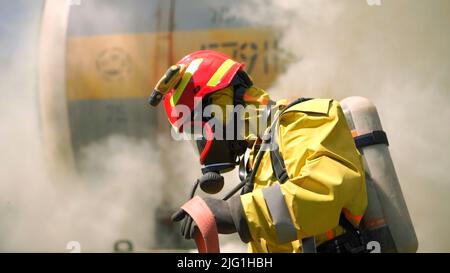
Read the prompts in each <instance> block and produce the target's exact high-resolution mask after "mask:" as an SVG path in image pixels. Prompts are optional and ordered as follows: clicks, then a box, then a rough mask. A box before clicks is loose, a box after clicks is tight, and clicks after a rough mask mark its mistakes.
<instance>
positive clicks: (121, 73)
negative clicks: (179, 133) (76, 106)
mask: <svg viewBox="0 0 450 273" xmlns="http://www.w3.org/2000/svg"><path fill="white" fill-rule="evenodd" d="M276 42H277V41H276V35H275V34H274V32H273V31H271V30H269V29H255V28H236V29H208V30H199V31H186V32H183V31H179V32H174V33H172V34H170V33H144V34H122V35H107V36H106V35H105V36H89V37H74V38H70V39H69V40H68V42H67V68H66V72H67V74H66V75H67V96H68V99H69V101H71V100H86V99H121V98H146V97H147V96H148V95H149V94H150V91H151V90H152V88H153V85H154V84H155V83H156V81H157V80H158V79H159V77H161V76H162V75H163V74H164V72H165V71H166V70H167V68H168V67H169V66H170V65H172V64H173V63H174V62H176V61H178V60H179V59H180V58H181V57H183V56H184V55H186V54H188V53H190V52H193V51H196V50H199V49H212V50H217V51H220V52H224V53H225V54H227V55H229V56H230V57H231V58H234V59H235V60H236V61H238V62H243V63H245V64H246V69H247V70H248V71H249V72H250V74H251V76H252V78H253V80H254V82H255V83H256V84H257V85H258V86H260V87H262V88H267V87H269V86H270V84H271V83H272V82H273V81H274V79H275V77H276V75H277V73H278V72H279V71H280V67H281V66H280V65H281V63H280V60H279V56H278V54H277V53H278V51H277V45H276Z"/></svg>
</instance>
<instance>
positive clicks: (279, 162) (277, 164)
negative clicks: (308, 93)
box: [270, 98, 311, 184]
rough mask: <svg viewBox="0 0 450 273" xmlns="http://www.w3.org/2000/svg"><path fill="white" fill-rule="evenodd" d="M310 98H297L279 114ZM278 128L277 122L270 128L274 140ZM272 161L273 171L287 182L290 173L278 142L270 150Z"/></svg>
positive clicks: (281, 179)
mask: <svg viewBox="0 0 450 273" xmlns="http://www.w3.org/2000/svg"><path fill="white" fill-rule="evenodd" d="M308 100H311V99H310V98H300V99H298V100H296V101H295V102H296V103H295V104H290V105H288V106H287V107H286V108H284V109H283V110H282V111H281V112H280V114H279V115H278V116H281V114H283V113H284V111H286V110H287V109H288V108H290V107H291V106H294V105H296V104H299V103H302V102H305V101H308ZM277 128H278V126H276V124H275V126H274V127H273V128H271V130H270V138H271V140H272V141H273V142H275V141H276V138H275V137H276V136H277V132H278V130H277ZM270 162H271V164H272V169H273V172H274V174H275V177H276V178H277V180H278V181H279V182H280V183H281V184H283V183H284V182H286V181H287V180H288V178H289V175H288V173H287V171H286V165H285V164H284V159H283V157H282V156H281V153H280V149H279V147H278V145H277V144H276V143H274V145H272V149H271V150H270Z"/></svg>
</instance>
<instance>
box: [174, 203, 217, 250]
mask: <svg viewBox="0 0 450 273" xmlns="http://www.w3.org/2000/svg"><path fill="white" fill-rule="evenodd" d="M181 208H182V209H183V210H184V211H185V212H186V213H187V214H189V215H190V216H191V217H192V219H193V220H194V221H195V223H196V224H197V226H198V229H199V230H200V232H199V233H197V234H196V236H195V243H196V245H197V248H198V252H199V253H220V246H219V233H218V232H217V226H216V221H215V218H214V214H213V213H212V211H211V209H210V208H209V207H208V205H206V203H205V201H204V200H203V199H202V198H200V197H198V196H195V197H194V198H192V199H191V200H189V201H188V202H187V203H186V204H184V205H183V206H182V207H181Z"/></svg>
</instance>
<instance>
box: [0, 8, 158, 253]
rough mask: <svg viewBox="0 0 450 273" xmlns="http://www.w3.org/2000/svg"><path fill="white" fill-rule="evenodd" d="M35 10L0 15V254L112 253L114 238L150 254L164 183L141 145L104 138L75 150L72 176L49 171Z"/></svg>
mask: <svg viewBox="0 0 450 273" xmlns="http://www.w3.org/2000/svg"><path fill="white" fill-rule="evenodd" d="M24 2H27V3H26V4H25V3H24ZM41 4H42V2H40V1H36V2H35V3H34V4H29V3H28V1H17V2H16V4H13V3H5V4H2V9H1V10H2V12H3V11H4V12H5V14H4V15H5V16H1V18H4V19H5V20H2V36H1V41H2V43H1V44H2V48H1V50H0V53H1V60H2V64H1V65H2V71H3V73H1V74H0V83H1V84H2V85H1V87H0V90H1V92H0V98H1V100H0V136H1V142H0V150H1V153H0V162H1V164H2V166H1V167H0V181H1V183H0V251H27V252H29V251H39V252H40V251H56V252H65V251H68V249H66V247H67V246H68V245H67V244H68V243H69V242H71V241H76V242H78V243H79V245H80V247H81V251H113V244H114V242H115V241H116V240H119V239H126V240H130V241H131V242H132V243H133V244H134V250H135V251H142V250H148V249H150V248H154V247H156V246H157V242H156V236H155V229H156V227H155V225H156V224H155V218H156V217H157V215H155V213H156V211H157V205H158V204H160V203H161V198H162V195H161V194H160V193H161V189H162V181H163V177H162V174H161V172H160V170H161V165H160V164H159V162H160V160H159V159H160V154H159V153H158V152H157V149H156V147H154V146H152V145H151V144H150V142H149V141H148V140H147V141H145V140H142V141H139V140H134V139H129V138H126V137H123V136H111V137H109V138H107V139H104V140H101V141H99V142H98V143H92V144H90V145H88V146H87V147H85V148H84V149H83V150H82V151H81V154H82V155H81V160H80V162H82V164H81V165H82V166H81V169H82V172H81V173H79V175H77V176H75V175H74V174H73V173H72V172H71V173H64V174H63V175H60V176H58V178H59V179H58V180H54V179H53V178H54V177H55V176H54V175H51V174H50V173H49V164H48V163H49V162H48V159H49V158H48V157H47V156H46V150H45V146H44V145H43V143H44V142H43V139H42V134H41V130H42V128H41V126H40V125H41V122H42V121H41V120H40V113H39V107H38V89H37V86H38V85H37V82H38V78H37V76H38V72H39V71H38V68H37V60H38V47H36V45H37V44H38V41H39V29H40V19H41V18H40V15H41V14H40V10H41V8H42V7H41ZM2 15H3V14H2ZM8 16H9V17H8ZM48 57H49V58H50V57H51V56H48ZM62 69H63V68H62ZM99 158H103V159H106V160H104V161H99V160H98V159H99ZM75 245H76V244H75Z"/></svg>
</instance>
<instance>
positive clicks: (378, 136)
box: [354, 130, 389, 149]
mask: <svg viewBox="0 0 450 273" xmlns="http://www.w3.org/2000/svg"><path fill="white" fill-rule="evenodd" d="M354 140H355V144H356V148H358V149H359V148H363V147H367V146H371V145H377V144H386V145H387V146H389V141H388V138H387V136H386V133H385V132H384V131H382V130H378V131H373V132H371V133H368V134H364V135H360V136H355V137H354Z"/></svg>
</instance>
